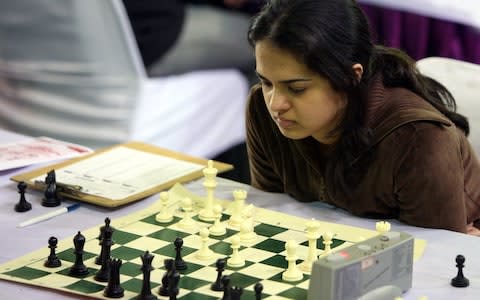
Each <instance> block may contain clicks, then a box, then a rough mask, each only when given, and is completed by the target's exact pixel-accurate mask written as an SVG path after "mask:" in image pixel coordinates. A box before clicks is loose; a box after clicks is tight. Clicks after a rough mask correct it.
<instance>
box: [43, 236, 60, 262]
mask: <svg viewBox="0 0 480 300" xmlns="http://www.w3.org/2000/svg"><path fill="white" fill-rule="evenodd" d="M57 243H58V240H57V238H56V237H54V236H52V237H50V238H49V239H48V248H50V255H49V256H48V258H47V260H46V261H45V263H44V264H43V265H44V266H45V267H47V268H57V267H60V266H61V265H62V262H61V261H60V259H59V258H58V257H57V254H56V253H55V248H57Z"/></svg>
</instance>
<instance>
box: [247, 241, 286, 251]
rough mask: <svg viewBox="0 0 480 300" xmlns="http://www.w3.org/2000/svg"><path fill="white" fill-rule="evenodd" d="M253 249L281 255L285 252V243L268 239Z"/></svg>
mask: <svg viewBox="0 0 480 300" xmlns="http://www.w3.org/2000/svg"><path fill="white" fill-rule="evenodd" d="M253 248H256V249H261V250H265V251H269V252H273V253H280V252H282V251H284V250H285V242H284V241H279V240H273V239H266V240H264V241H263V242H260V243H258V244H256V245H255V246H253Z"/></svg>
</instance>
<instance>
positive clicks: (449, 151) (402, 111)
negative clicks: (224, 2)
mask: <svg viewBox="0 0 480 300" xmlns="http://www.w3.org/2000/svg"><path fill="white" fill-rule="evenodd" d="M249 41H250V43H251V44H252V46H253V47H254V49H255V58H256V63H257V74H258V77H259V78H260V84H258V85H256V86H254V87H253V88H252V91H251V95H250V99H249V104H248V109H247V145H248V152H249V158H250V167H251V176H252V185H253V186H255V187H257V188H260V189H262V190H266V191H271V192H286V193H289V194H290V195H292V196H293V197H294V198H296V199H297V200H299V201H316V200H320V201H324V202H328V203H330V204H333V205H335V206H338V207H341V208H343V209H346V210H348V211H350V212H351V213H353V214H356V215H360V216H364V217H372V218H397V219H399V220H400V221H403V222H405V223H408V224H411V225H414V226H422V227H430V228H443V229H448V230H453V231H458V232H468V233H472V234H478V233H479V231H478V229H477V228H475V227H474V225H475V222H477V223H476V225H477V226H478V225H480V222H479V221H480V220H479V219H480V164H479V162H478V159H477V158H476V157H475V154H474V152H473V150H472V148H471V146H470V144H469V143H468V141H467V138H466V135H468V130H469V128H468V121H467V120H466V118H465V117H464V116H462V115H460V114H457V113H456V112H455V100H454V99H453V97H452V95H451V94H450V93H449V92H448V90H446V89H445V88H444V87H443V86H442V85H440V84H439V83H437V82H435V81H434V80H432V79H430V78H427V77H425V76H422V75H421V74H419V72H418V70H417V69H416V68H415V64H414V61H412V60H411V59H410V58H409V57H407V56H406V55H405V54H404V53H403V52H401V51H399V50H396V49H389V48H384V47H380V46H375V45H373V44H372V41H371V38H370V32H369V29H368V22H367V20H366V18H365V16H364V14H363V13H362V11H361V10H360V8H359V7H358V5H357V4H356V2H355V1H353V0H325V1H318V0H272V1H270V2H269V3H268V4H267V5H266V6H265V7H264V8H263V10H262V11H261V12H260V13H259V14H258V15H257V16H256V17H255V18H254V19H253V21H252V24H251V26H250V30H249Z"/></svg>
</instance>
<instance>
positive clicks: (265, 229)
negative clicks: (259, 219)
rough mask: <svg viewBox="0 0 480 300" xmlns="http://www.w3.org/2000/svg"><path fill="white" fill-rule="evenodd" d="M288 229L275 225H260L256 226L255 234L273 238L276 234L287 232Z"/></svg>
mask: <svg viewBox="0 0 480 300" xmlns="http://www.w3.org/2000/svg"><path fill="white" fill-rule="evenodd" d="M287 230H288V229H287V228H283V227H279V226H275V225H269V224H263V223H262V224H258V225H257V226H255V232H256V233H257V234H259V235H262V236H266V237H272V236H274V235H276V234H279V233H282V232H285V231H287Z"/></svg>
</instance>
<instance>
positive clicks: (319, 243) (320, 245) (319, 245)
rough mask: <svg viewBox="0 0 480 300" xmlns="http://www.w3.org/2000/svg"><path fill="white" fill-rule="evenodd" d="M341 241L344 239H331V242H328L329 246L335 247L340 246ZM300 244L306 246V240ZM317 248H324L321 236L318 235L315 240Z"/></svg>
mask: <svg viewBox="0 0 480 300" xmlns="http://www.w3.org/2000/svg"><path fill="white" fill-rule="evenodd" d="M343 243H345V241H344V240H338V239H332V244H330V248H331V249H333V248H335V247H338V246H340V245H341V244H343ZM301 245H302V246H308V241H305V242H303V243H301ZM317 249H321V250H325V245H324V244H323V237H320V238H319V239H318V240H317Z"/></svg>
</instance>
